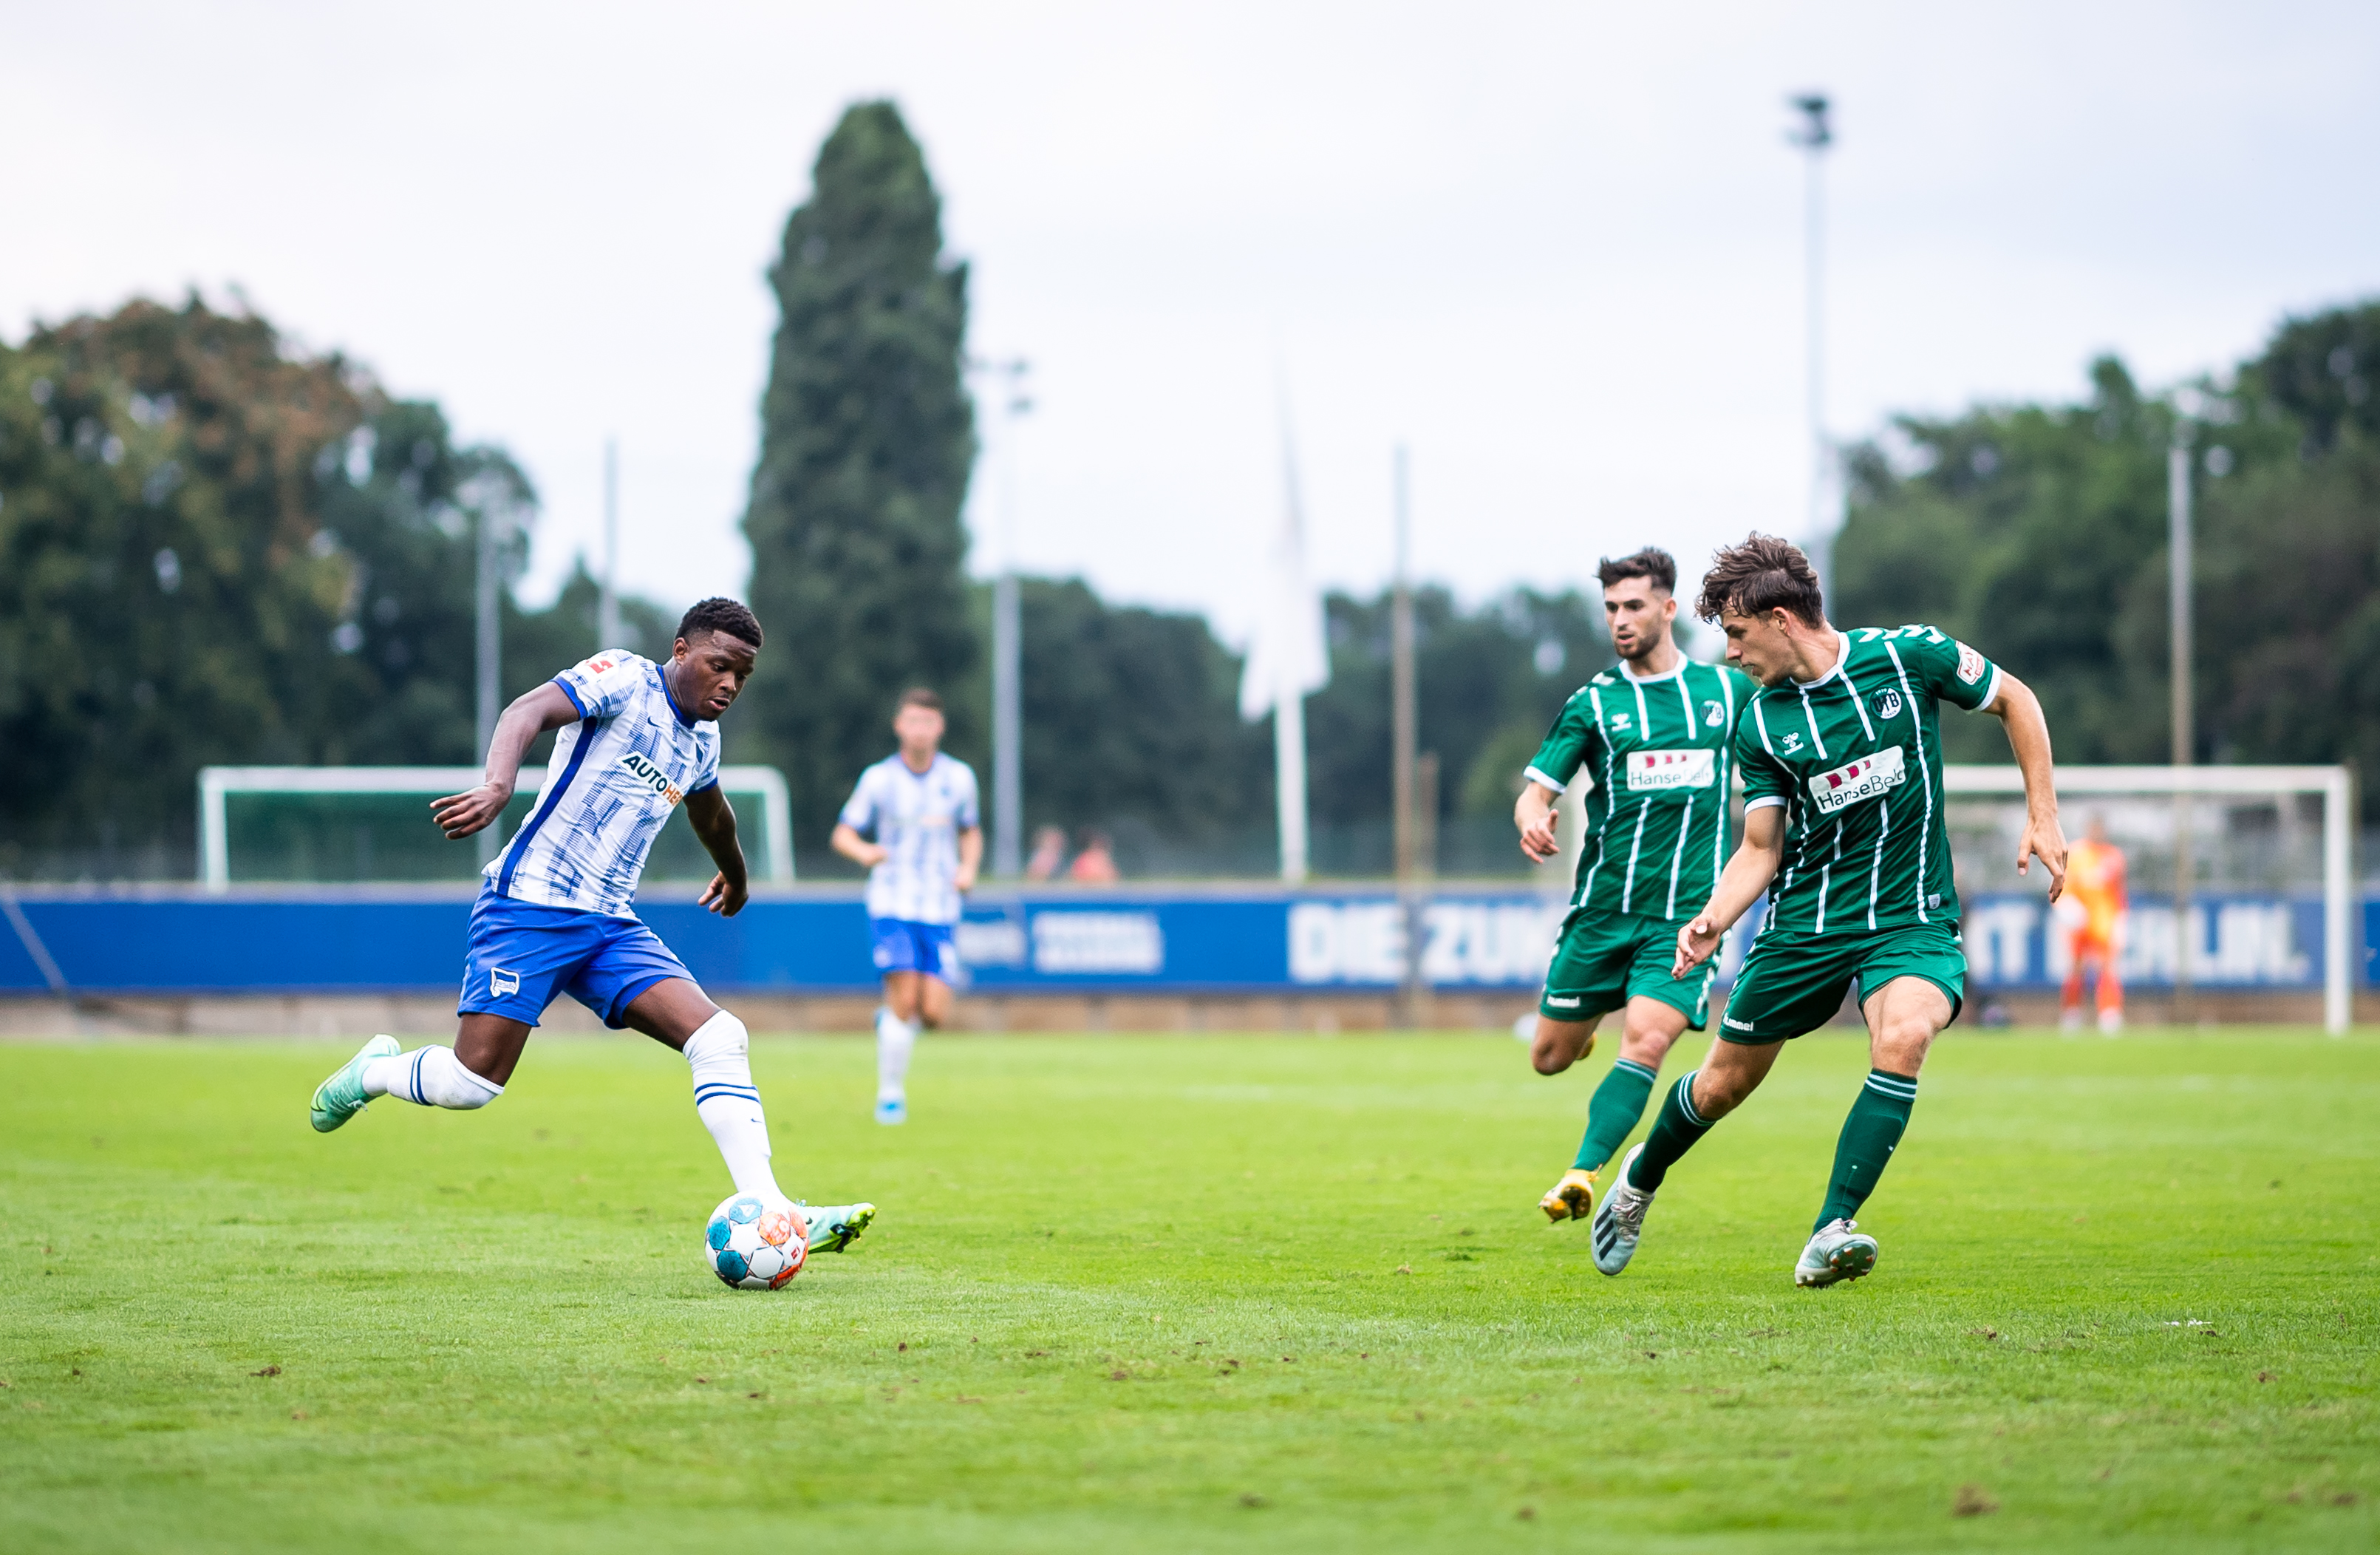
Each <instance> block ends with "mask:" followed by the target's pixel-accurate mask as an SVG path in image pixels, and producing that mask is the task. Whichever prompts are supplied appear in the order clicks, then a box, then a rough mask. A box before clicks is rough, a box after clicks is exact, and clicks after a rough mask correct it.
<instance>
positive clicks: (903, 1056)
mask: <svg viewBox="0 0 2380 1555" xmlns="http://www.w3.org/2000/svg"><path fill="white" fill-rule="evenodd" d="M916 1050H917V1022H916V1021H913V1020H903V1019H902V1018H901V1017H900V1016H898V1015H896V1014H893V1013H892V1009H891V1008H890V1007H889V1006H888V1007H886V1008H883V1009H880V1010H878V1011H877V1012H876V1099H877V1100H879V1101H891V1100H900V1099H906V1098H907V1096H908V1089H907V1087H908V1082H909V1055H910V1053H912V1052H914V1051H916Z"/></svg>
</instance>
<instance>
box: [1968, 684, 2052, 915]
mask: <svg viewBox="0 0 2380 1555" xmlns="http://www.w3.org/2000/svg"><path fill="white" fill-rule="evenodd" d="M1984 711H1985V712H1988V713H1990V714H1991V715H1992V716H1993V717H1994V718H1997V719H1998V720H1999V721H2000V723H2001V724H2002V725H2003V726H2005V727H2006V728H2007V730H2008V738H2009V748H2010V750H2012V751H2014V752H2015V753H2016V764H2017V766H2018V767H2019V768H2021V769H2022V771H2023V772H2024V835H2023V837H2022V838H2021V839H2020V840H2019V841H2018V843H2017V844H2016V872H2017V873H2018V874H2020V875H2022V874H2029V873H2031V872H2032V865H2033V861H2034V859H2035V858H2038V859H2040V860H2041V862H2042V864H2043V865H2044V866H2045V867H2046V869H2048V870H2049V899H2050V900H2051V901H2053V902H2055V901H2057V900H2058V898H2059V897H2060V896H2063V895H2064V894H2066V832H2065V830H2064V829H2063V828H2062V827H2060V826H2059V825H2058V786H2057V779H2056V776H2055V774H2054V772H2053V770H2052V769H2053V763H2052V761H2051V758H2050V752H2049V720H2048V719H2047V718H2046V717H2044V716H2043V715H2042V711H2041V699H2040V698H2038V697H2036V696H2034V694H2033V687H2032V686H2027V685H2026V684H2025V683H2024V682H2022V681H2021V680H2019V679H2017V677H2016V676H2014V675H2012V674H2009V673H2008V672H2007V671H2006V670H2002V671H2001V672H2000V688H1999V694H1998V696H1995V697H1994V698H1993V699H1991V701H1990V703H1989V704H1988V705H1986V706H1985V709H1984Z"/></svg>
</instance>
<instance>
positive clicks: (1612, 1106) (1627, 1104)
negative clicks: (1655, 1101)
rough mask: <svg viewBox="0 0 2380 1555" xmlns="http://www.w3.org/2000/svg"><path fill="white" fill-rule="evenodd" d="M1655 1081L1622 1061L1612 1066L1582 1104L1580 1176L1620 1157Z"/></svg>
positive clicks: (1650, 1073)
mask: <svg viewBox="0 0 2380 1555" xmlns="http://www.w3.org/2000/svg"><path fill="white" fill-rule="evenodd" d="M1655 1077H1656V1076H1655V1075H1654V1073H1653V1071H1652V1070H1650V1069H1647V1068H1645V1066H1644V1065H1643V1064H1641V1063H1629V1062H1628V1061H1627V1060H1626V1059H1624V1058H1623V1059H1621V1060H1619V1061H1618V1062H1616V1063H1613V1064H1612V1066H1611V1072H1610V1073H1609V1074H1608V1075H1604V1076H1603V1083H1602V1084H1601V1085H1599V1086H1597V1087H1595V1098H1594V1099H1593V1100H1591V1101H1589V1102H1588V1103H1587V1104H1586V1137H1585V1138H1584V1139H1582V1140H1580V1141H1579V1145H1578V1169H1579V1170H1580V1171H1581V1172H1600V1171H1601V1170H1603V1163H1604V1162H1605V1161H1607V1160H1610V1159H1611V1158H1612V1157H1613V1156H1616V1155H1618V1154H1619V1153H1620V1145H1621V1141H1622V1140H1624V1139H1626V1138H1627V1137H1628V1133H1629V1131H1630V1130H1631V1129H1633V1128H1634V1127H1635V1126H1636V1120H1637V1119H1639V1118H1641V1117H1643V1116H1644V1115H1645V1098H1646V1097H1648V1096H1650V1095H1652V1094H1653V1081H1654V1079H1655Z"/></svg>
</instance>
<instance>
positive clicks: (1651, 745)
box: [1512, 546, 1753, 1223]
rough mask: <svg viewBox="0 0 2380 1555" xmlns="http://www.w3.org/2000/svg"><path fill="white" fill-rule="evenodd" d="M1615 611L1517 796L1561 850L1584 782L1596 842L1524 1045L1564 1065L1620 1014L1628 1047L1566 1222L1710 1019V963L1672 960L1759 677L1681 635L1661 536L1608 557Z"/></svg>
mask: <svg viewBox="0 0 2380 1555" xmlns="http://www.w3.org/2000/svg"><path fill="white" fill-rule="evenodd" d="M1596 576H1597V577H1599V578H1601V579H1602V581H1603V613H1604V619H1605V620H1606V621H1607V622H1608V623H1609V626H1610V628H1611V645H1612V647H1613V648H1614V649H1615V650H1618V652H1619V654H1620V663H1619V665H1618V666H1617V667H1616V668H1613V669H1609V670H1606V671H1604V672H1603V673H1602V674H1598V675H1597V676H1596V677H1595V678H1594V679H1593V680H1590V681H1588V682H1587V683H1586V684H1585V686H1580V687H1579V688H1578V690H1577V692H1576V693H1575V694H1573V696H1572V698H1571V699H1570V700H1569V701H1568V702H1566V703H1565V704H1563V706H1562V710H1561V713H1560V716H1559V717H1557V718H1556V719H1555V720H1554V724H1553V727H1552V728H1551V729H1550V730H1548V732H1547V734H1546V739H1545V744H1544V745H1543V746H1542V747H1539V749H1538V751H1537V754H1536V759H1535V760H1533V761H1532V762H1530V764H1529V768H1528V771H1527V772H1526V774H1525V781H1524V783H1523V784H1522V785H1521V797H1520V800H1519V802H1518V803H1517V804H1515V805H1514V807H1513V809H1512V820H1513V824H1515V825H1516V826H1518V827H1519V828H1520V830H1521V851H1522V852H1523V853H1524V854H1526V855H1527V856H1528V858H1529V861H1530V862H1531V863H1533V864H1542V863H1544V862H1545V861H1546V860H1547V859H1548V858H1551V857H1553V856H1555V854H1557V853H1558V852H1560V842H1559V841H1558V840H1557V839H1556V837H1555V836H1554V801H1555V800H1556V799H1558V798H1560V796H1561V795H1562V793H1563V791H1564V790H1565V789H1567V788H1568V787H1570V786H1571V785H1572V784H1577V783H1583V784H1586V785H1587V796H1588V797H1587V801H1586V824H1587V827H1588V835H1587V838H1586V845H1585V849H1584V850H1583V851H1582V853H1581V854H1580V856H1579V864H1578V880H1577V882H1576V888H1575V890H1574V891H1573V894H1572V896H1571V905H1570V914H1569V916H1568V917H1565V918H1564V919H1563V920H1562V928H1561V936H1560V939H1559V940H1558V941H1557V942H1555V946H1554V955H1553V963H1552V965H1551V966H1548V968H1547V971H1546V988H1545V992H1544V994H1543V996H1542V997H1541V998H1540V999H1539V1001H1538V1004H1537V1010H1538V1014H1537V1026H1536V1038H1535V1039H1534V1040H1533V1041H1532V1042H1531V1044H1530V1049H1529V1060H1530V1062H1531V1063H1533V1064H1535V1065H1536V1071H1537V1073H1538V1074H1540V1075H1559V1074H1560V1073H1561V1072H1562V1071H1563V1070H1565V1069H1568V1068H1569V1067H1570V1066H1571V1065H1572V1064H1573V1063H1577V1062H1578V1061H1579V1060H1580V1059H1582V1058H1585V1056H1586V1055H1587V1054H1588V1053H1590V1052H1592V1051H1595V1028H1596V1024H1597V1022H1599V1021H1600V1020H1602V1019H1603V1017H1604V1016H1606V1015H1609V1014H1614V1013H1620V1014H1621V1031H1620V1054H1619V1057H1618V1058H1617V1059H1616V1060H1615V1061H1614V1062H1613V1063H1612V1065H1611V1067H1610V1069H1609V1071H1607V1072H1606V1073H1605V1075H1604V1076H1603V1080H1602V1083H1601V1084H1599V1085H1597V1087H1595V1096H1594V1098H1593V1099H1591V1100H1590V1101H1589V1102H1588V1103H1587V1110H1586V1135H1585V1138H1584V1139H1582V1140H1581V1141H1580V1143H1579V1148H1578V1159H1577V1160H1576V1161H1575V1162H1574V1163H1573V1165H1572V1167H1571V1169H1570V1170H1569V1171H1568V1172H1564V1173H1563V1174H1562V1179H1561V1181H1560V1182H1559V1183H1557V1184H1554V1185H1553V1187H1552V1188H1551V1189H1550V1190H1548V1192H1547V1194H1546V1196H1545V1197H1544V1198H1542V1199H1540V1200H1539V1201H1538V1206H1537V1207H1538V1208H1539V1209H1543V1210H1544V1211H1545V1212H1546V1214H1547V1216H1548V1218H1550V1219H1551V1220H1553V1221H1556V1222H1557V1223H1559V1222H1560V1221H1566V1220H1583V1219H1585V1217H1586V1216H1588V1215H1589V1214H1591V1213H1593V1212H1594V1209H1595V1180H1596V1173H1597V1172H1600V1171H1601V1170H1602V1169H1603V1165H1604V1163H1605V1162H1606V1161H1608V1160H1610V1159H1611V1158H1612V1156H1613V1155H1614V1154H1615V1153H1616V1152H1617V1151H1618V1150H1619V1148H1620V1146H1621V1142H1622V1141H1624V1140H1625V1139H1626V1138H1627V1137H1628V1136H1629V1133H1630V1132H1631V1131H1632V1130H1633V1129H1634V1128H1635V1126H1636V1124H1637V1120H1638V1119H1640V1118H1642V1117H1643V1116H1644V1115H1645V1099H1646V1098H1648V1097H1650V1096H1651V1095H1652V1094H1653V1082H1654V1081H1655V1079H1657V1078H1658V1076H1659V1075H1660V1072H1661V1060H1662V1059H1663V1058H1665V1057H1667V1056H1668V1055H1669V1051H1670V1046H1671V1045H1672V1044H1674V1043H1675V1042H1676V1041H1677V1039H1678V1038H1679V1036H1680V1035H1681V1034H1682V1033H1683V1032H1684V1031H1685V1030H1686V1029H1687V1028H1688V1027H1692V1028H1693V1029H1694V1030H1696V1031H1700V1030H1702V1029H1703V1028H1704V1027H1705V1026H1706V1025H1707V1024H1708V1023H1709V1018H1710V1011H1709V994H1710V980H1711V969H1710V968H1709V967H1706V966H1705V967H1697V968H1694V970H1692V971H1690V972H1688V973H1686V974H1685V975H1683V976H1676V975H1673V974H1672V973H1671V971H1670V961H1671V960H1672V958H1673V957H1674V955H1675V954H1676V951H1677V943H1678V930H1679V929H1680V928H1681V927H1682V925H1683V924H1684V922H1685V919H1684V917H1682V916H1681V915H1682V914H1686V913H1691V912H1692V911H1693V910H1694V908H1695V907H1697V906H1699V905H1701V904H1702V902H1703V901H1704V899H1705V898H1706V897H1707V896H1708V895H1709V894H1710V889H1711V885H1712V883H1713V881H1716V880H1717V879H1718V867H1719V863H1720V861H1721V860H1722V859H1723V858H1724V857H1725V856H1726V853H1727V832H1728V828H1727V810H1728V772H1729V760H1730V758H1729V754H1728V742H1729V740H1730V738H1731V737H1732V736H1733V735H1734V733H1735V719H1736V712H1737V710H1738V709H1740V708H1741V707H1743V704H1744V702H1745V701H1747V700H1748V699H1749V698H1750V695H1751V692H1752V689H1753V686H1752V683H1751V682H1750V681H1748V680H1746V679H1744V678H1743V676H1742V675H1741V674H1737V673H1736V672H1735V671H1733V670H1730V669H1722V668H1719V667H1717V666H1714V665H1710V664H1698V663H1695V662H1693V661H1692V660H1690V659H1688V658H1687V657H1686V656H1685V655H1684V654H1683V653H1682V652H1680V651H1679V650H1678V646H1677V644H1676V642H1675V641H1673V640H1672V632H1671V625H1672V623H1673V622H1675V621H1676V619H1677V615H1678V601H1677V600H1676V598H1675V594H1674V591H1675V589H1676V587H1677V581H1678V564H1677V563H1676V562H1675V561H1674V560H1672V559H1671V558H1670V553H1668V552H1666V551H1658V550H1655V549H1653V548H1652V547H1650V546H1647V547H1646V548H1645V549H1644V550H1642V551H1639V552H1637V553H1635V554H1634V555H1633V556H1622V557H1621V558H1620V560H1618V561H1616V562H1614V561H1606V562H1605V563H1604V564H1603V565H1601V566H1600V567H1598V568H1597V574H1596Z"/></svg>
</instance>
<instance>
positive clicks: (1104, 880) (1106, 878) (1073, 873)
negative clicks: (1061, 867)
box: [1066, 831, 1118, 885]
mask: <svg viewBox="0 0 2380 1555" xmlns="http://www.w3.org/2000/svg"><path fill="white" fill-rule="evenodd" d="M1066 878H1067V879H1069V880H1071V881H1075V883H1076V884H1077V885H1113V884H1115V882H1116V880H1117V878H1118V877H1117V875H1116V866H1115V854H1114V853H1113V852H1112V851H1111V844H1110V843H1109V841H1108V834H1107V833H1106V832H1097V831H1093V832H1084V833H1083V851H1082V852H1080V853H1078V854H1076V855H1075V862H1074V864H1073V865H1072V866H1071V867H1070V868H1069V869H1067V870H1066Z"/></svg>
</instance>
